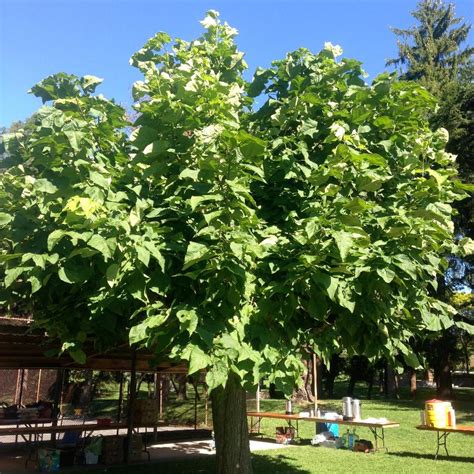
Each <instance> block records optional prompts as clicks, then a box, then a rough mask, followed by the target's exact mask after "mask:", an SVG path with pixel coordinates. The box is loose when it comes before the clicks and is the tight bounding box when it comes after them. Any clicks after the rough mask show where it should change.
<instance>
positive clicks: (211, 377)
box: [206, 360, 229, 391]
mask: <svg viewBox="0 0 474 474" xmlns="http://www.w3.org/2000/svg"><path fill="white" fill-rule="evenodd" d="M228 376H229V368H228V367H227V364H226V363H225V362H224V361H220V360H216V361H213V364H212V365H211V366H210V368H209V370H208V371H207V374H206V384H207V386H208V388H209V391H212V390H214V389H215V388H217V387H220V386H225V384H226V382H227V378H228Z"/></svg>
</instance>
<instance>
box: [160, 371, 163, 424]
mask: <svg viewBox="0 0 474 474" xmlns="http://www.w3.org/2000/svg"><path fill="white" fill-rule="evenodd" d="M159 384H160V392H159V399H160V400H159V403H160V420H162V419H163V375H162V374H159Z"/></svg>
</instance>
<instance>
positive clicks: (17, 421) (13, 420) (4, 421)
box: [0, 418, 54, 426]
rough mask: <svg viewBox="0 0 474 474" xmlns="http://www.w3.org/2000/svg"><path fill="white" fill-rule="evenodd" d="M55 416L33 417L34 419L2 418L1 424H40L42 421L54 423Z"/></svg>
mask: <svg viewBox="0 0 474 474" xmlns="http://www.w3.org/2000/svg"><path fill="white" fill-rule="evenodd" d="M53 421H54V419H53V418H33V419H32V420H20V419H19V418H9V419H5V418H1V419H0V426H3V425H38V424H40V423H52V422H53Z"/></svg>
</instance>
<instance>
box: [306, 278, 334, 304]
mask: <svg viewBox="0 0 474 474" xmlns="http://www.w3.org/2000/svg"><path fill="white" fill-rule="evenodd" d="M311 278H312V279H313V281H314V282H315V283H316V284H317V285H318V286H319V287H320V288H322V289H323V290H325V291H326V292H327V295H328V296H329V298H330V299H331V300H332V301H336V297H335V295H336V290H337V288H338V286H339V278H336V277H334V276H331V275H328V274H327V273H323V272H315V273H313V275H312V277H311Z"/></svg>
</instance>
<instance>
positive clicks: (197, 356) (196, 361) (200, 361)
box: [188, 346, 211, 375]
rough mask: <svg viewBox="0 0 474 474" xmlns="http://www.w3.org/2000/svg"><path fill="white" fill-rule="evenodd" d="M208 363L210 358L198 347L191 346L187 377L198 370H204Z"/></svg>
mask: <svg viewBox="0 0 474 474" xmlns="http://www.w3.org/2000/svg"><path fill="white" fill-rule="evenodd" d="M210 362H211V359H210V357H209V356H208V355H207V354H206V353H205V352H204V351H203V350H202V349H201V348H200V347H199V346H192V349H191V352H190V355H189V369H188V375H191V374H194V373H196V372H197V371H199V370H202V369H206V368H207V367H208V366H209V364H210Z"/></svg>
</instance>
